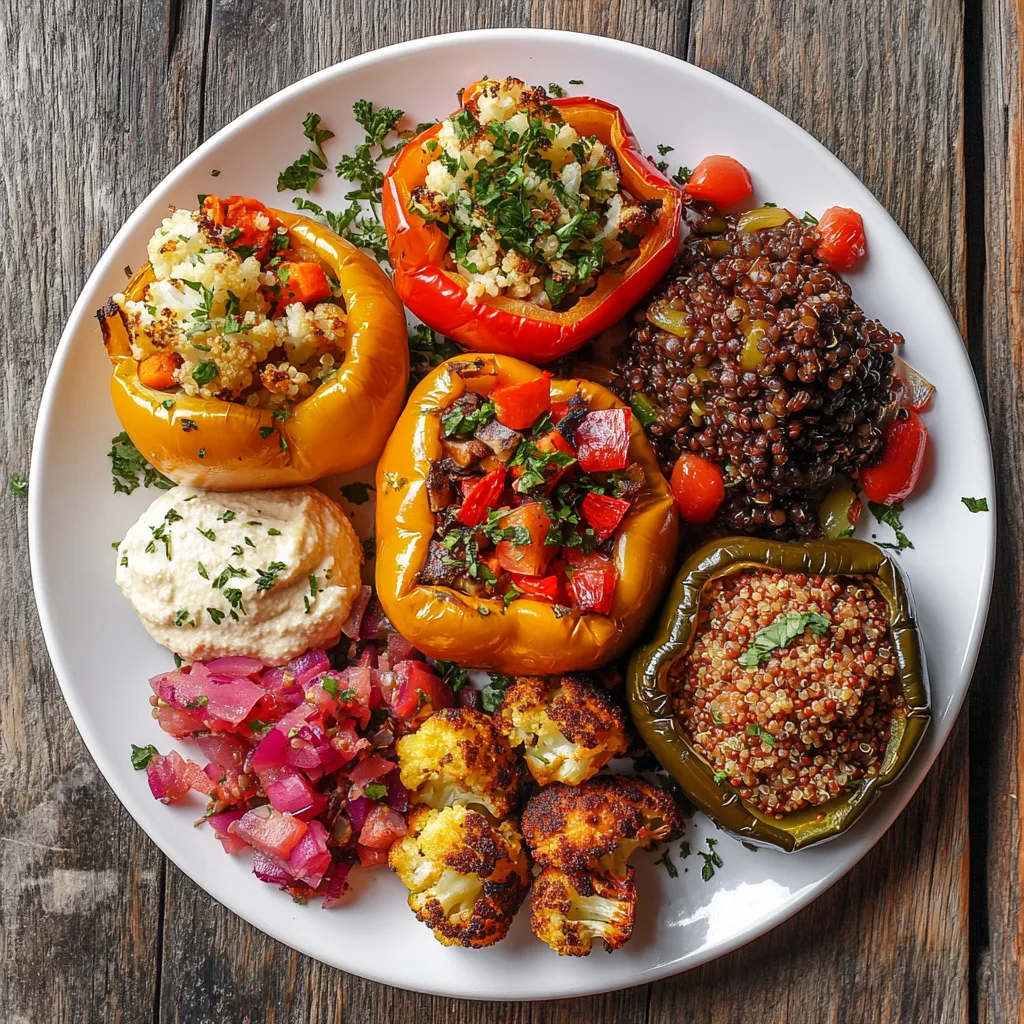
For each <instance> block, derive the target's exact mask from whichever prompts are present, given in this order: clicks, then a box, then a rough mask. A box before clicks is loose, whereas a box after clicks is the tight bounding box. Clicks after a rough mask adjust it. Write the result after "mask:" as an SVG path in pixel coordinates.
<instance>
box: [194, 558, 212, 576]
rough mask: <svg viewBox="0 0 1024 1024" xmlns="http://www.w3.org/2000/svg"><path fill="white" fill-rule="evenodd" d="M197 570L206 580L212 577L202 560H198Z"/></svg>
mask: <svg viewBox="0 0 1024 1024" xmlns="http://www.w3.org/2000/svg"><path fill="white" fill-rule="evenodd" d="M196 572H197V573H199V575H200V576H202V577H203V579H204V580H208V579H209V578H210V574H209V573H208V572H207V571H206V566H205V565H203V563H202V562H196Z"/></svg>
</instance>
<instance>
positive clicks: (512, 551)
mask: <svg viewBox="0 0 1024 1024" xmlns="http://www.w3.org/2000/svg"><path fill="white" fill-rule="evenodd" d="M498 523H499V525H500V526H502V527H503V528H508V527H513V528H514V527H524V528H525V529H526V530H527V532H528V533H529V535H530V539H529V541H527V542H526V543H525V544H514V543H513V542H512V541H510V540H502V541H498V544H497V546H496V547H495V549H494V552H495V554H496V555H497V556H498V564H499V565H500V566H501V568H502V569H504V570H506V572H514V573H518V574H521V575H524V576H543V575H544V570H545V569H547V567H548V563H549V562H550V561H551V559H552V558H553V557H554V555H555V551H556V550H557V545H555V544H545V543H544V542H545V541H546V540H547V536H548V532H549V531H550V529H551V519H550V517H549V516H548V514H547V512H545V511H544V506H543V505H541V503H540V502H539V501H531V502H528V503H527V504H525V505H520V506H519V507H518V508H514V509H512V511H511V512H509V513H508V515H506V516H502V517H501V519H499V520H498Z"/></svg>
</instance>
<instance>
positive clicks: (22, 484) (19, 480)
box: [10, 473, 28, 494]
mask: <svg viewBox="0 0 1024 1024" xmlns="http://www.w3.org/2000/svg"><path fill="white" fill-rule="evenodd" d="M10 488H11V494H26V493H27V492H28V477H27V476H25V475H24V474H23V473H12V474H11V476H10Z"/></svg>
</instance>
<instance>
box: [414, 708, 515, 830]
mask: <svg viewBox="0 0 1024 1024" xmlns="http://www.w3.org/2000/svg"><path fill="white" fill-rule="evenodd" d="M397 749H398V765H399V769H400V772H401V776H402V785H403V786H405V788H406V789H408V790H411V791H412V796H411V800H412V802H413V803H416V804H427V805H428V806H429V807H435V808H440V807H450V806H452V805H453V804H463V805H467V806H472V805H476V806H478V807H483V808H485V809H486V810H487V811H488V812H489V813H490V814H492V815H493V816H494V817H495V818H504V817H505V815H506V814H508V813H509V812H510V811H511V810H512V809H513V807H515V804H516V799H517V796H518V790H519V783H520V780H521V778H522V766H521V765H520V763H519V760H518V758H517V757H516V756H515V754H513V753H512V749H511V747H509V745H508V741H507V740H506V739H505V737H504V736H502V735H501V734H500V733H499V732H498V730H497V729H496V728H495V727H494V722H493V721H492V719H491V717H490V715H485V714H484V713H483V712H482V711H474V710H472V709H471V708H443V709H442V710H441V711H437V712H435V713H434V714H433V715H431V716H430V717H429V718H428V719H427V720H426V721H425V722H424V723H423V724H422V725H421V726H420V727H419V729H417V730H416V732H414V733H411V734H409V735H408V736H403V737H402V738H401V739H400V740H399V741H398V745H397Z"/></svg>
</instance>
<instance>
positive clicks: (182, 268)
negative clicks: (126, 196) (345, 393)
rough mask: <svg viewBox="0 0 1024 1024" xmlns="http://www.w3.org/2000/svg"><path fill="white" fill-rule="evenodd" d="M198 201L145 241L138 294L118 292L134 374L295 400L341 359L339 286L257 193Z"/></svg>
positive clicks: (175, 385)
mask: <svg viewBox="0 0 1024 1024" xmlns="http://www.w3.org/2000/svg"><path fill="white" fill-rule="evenodd" d="M202 200H203V201H202V205H201V207H200V209H198V210H194V211H192V210H184V209H172V210H171V212H170V214H169V216H167V217H166V218H164V220H163V222H162V223H161V225H160V227H159V228H158V229H157V231H156V232H155V233H154V235H153V237H152V238H151V239H150V240H149V246H148V252H149V260H150V263H151V265H152V268H153V275H154V280H153V281H151V282H150V283H149V284H147V285H146V286H145V287H144V289H143V291H142V295H141V297H140V298H139V300H138V301H135V300H129V299H126V298H125V296H124V295H123V294H118V295H115V296H114V302H115V303H116V304H117V306H118V308H119V309H120V311H121V314H122V316H123V317H124V319H125V323H126V325H127V328H128V330H129V334H130V337H131V342H132V355H133V356H134V357H135V358H136V359H137V360H138V362H139V379H140V382H141V383H142V384H144V385H145V386H147V387H151V388H155V389H157V390H161V391H169V390H180V391H183V392H184V393H185V394H188V395H198V396H201V397H203V398H218V399H222V400H225V401H239V402H245V403H246V404H248V405H252V406H260V407H264V408H275V409H276V408H282V407H285V406H287V405H290V404H293V403H295V402H298V401H301V400H302V399H303V398H306V397H308V396H309V395H310V394H312V393H313V391H315V390H316V388H317V387H318V386H319V385H320V384H321V383H322V382H324V381H326V380H330V379H331V378H332V377H333V376H334V375H335V374H336V372H337V369H338V367H339V365H340V364H341V363H342V361H343V360H344V358H345V351H344V345H345V310H344V309H343V308H342V306H341V305H339V304H338V302H337V301H335V291H336V290H337V289H336V284H335V283H334V282H333V281H332V280H331V279H330V278H328V276H327V274H326V273H325V271H324V269H323V267H322V266H321V265H320V263H319V262H317V261H316V260H315V258H313V257H309V256H305V257H304V255H303V254H301V253H298V252H296V251H294V250H293V249H292V248H291V242H290V239H289V235H288V232H287V230H286V229H285V228H284V226H282V225H281V224H279V223H278V222H277V220H276V219H275V218H274V216H273V214H272V213H271V212H270V211H269V210H268V209H267V208H266V207H265V206H264V205H263V204H262V203H260V202H258V201H257V200H254V199H244V198H242V197H238V196H231V197H229V198H228V199H225V200H221V199H218V198H217V197H216V196H205V197H202Z"/></svg>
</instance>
